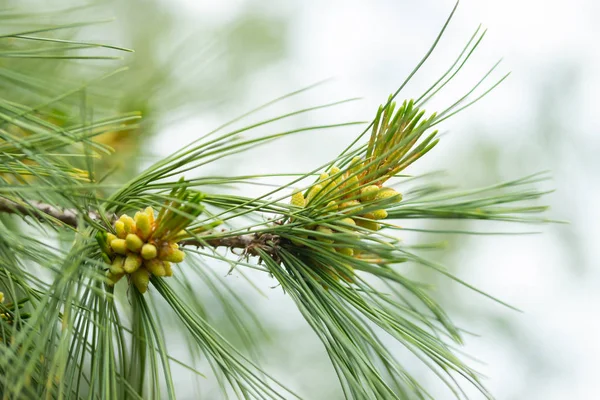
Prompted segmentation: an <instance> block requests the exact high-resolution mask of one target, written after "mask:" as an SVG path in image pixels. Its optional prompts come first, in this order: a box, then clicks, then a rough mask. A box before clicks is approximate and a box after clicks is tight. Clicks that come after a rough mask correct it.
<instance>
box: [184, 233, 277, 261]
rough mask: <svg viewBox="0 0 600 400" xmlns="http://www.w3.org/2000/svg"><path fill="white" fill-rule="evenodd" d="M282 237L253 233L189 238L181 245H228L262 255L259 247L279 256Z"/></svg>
mask: <svg viewBox="0 0 600 400" xmlns="http://www.w3.org/2000/svg"><path fill="white" fill-rule="evenodd" d="M279 241H280V237H279V236H277V235H272V234H269V233H263V234H258V233H253V234H247V235H240V236H229V237H224V238H214V239H207V240H203V241H200V240H196V239H187V240H182V241H181V242H179V245H181V246H196V247H205V246H206V245H208V246H210V247H215V248H216V247H227V248H230V249H242V250H244V253H245V254H247V255H251V256H257V257H260V252H259V251H258V250H259V249H260V250H262V251H264V252H265V253H267V254H270V255H271V256H273V257H277V247H278V245H279Z"/></svg>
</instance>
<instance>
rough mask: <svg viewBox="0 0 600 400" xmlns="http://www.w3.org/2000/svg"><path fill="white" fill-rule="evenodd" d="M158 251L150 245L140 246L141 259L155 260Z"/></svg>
mask: <svg viewBox="0 0 600 400" xmlns="http://www.w3.org/2000/svg"><path fill="white" fill-rule="evenodd" d="M157 252H158V250H157V249H156V246H155V245H153V244H152V243H146V244H144V245H143V246H142V251H141V253H140V254H141V255H142V258H143V259H144V260H151V259H153V258H156V254H157Z"/></svg>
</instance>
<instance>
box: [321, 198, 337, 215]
mask: <svg viewBox="0 0 600 400" xmlns="http://www.w3.org/2000/svg"><path fill="white" fill-rule="evenodd" d="M337 209H338V205H337V203H336V202H335V201H334V200H331V201H330V202H329V203H327V205H326V206H325V208H324V211H325V212H334V211H336V210H337Z"/></svg>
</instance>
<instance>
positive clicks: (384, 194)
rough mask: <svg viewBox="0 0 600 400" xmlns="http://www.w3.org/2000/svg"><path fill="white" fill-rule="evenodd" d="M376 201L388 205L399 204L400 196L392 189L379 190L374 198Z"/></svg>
mask: <svg viewBox="0 0 600 400" xmlns="http://www.w3.org/2000/svg"><path fill="white" fill-rule="evenodd" d="M375 200H376V201H383V200H386V202H390V203H399V202H400V201H401V200H402V195H401V194H400V193H398V192H396V191H395V190H394V189H392V188H381V189H380V190H379V193H377V196H375Z"/></svg>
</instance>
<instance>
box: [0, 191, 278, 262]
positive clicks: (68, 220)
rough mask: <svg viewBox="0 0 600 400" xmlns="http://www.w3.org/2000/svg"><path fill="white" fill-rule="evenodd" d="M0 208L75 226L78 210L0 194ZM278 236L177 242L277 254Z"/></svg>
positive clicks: (97, 217) (94, 215)
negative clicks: (14, 198) (23, 202)
mask: <svg viewBox="0 0 600 400" xmlns="http://www.w3.org/2000/svg"><path fill="white" fill-rule="evenodd" d="M0 212H4V213H8V214H19V215H25V216H31V217H33V218H36V219H38V220H40V221H45V220H47V218H48V217H51V218H54V219H56V220H58V221H61V222H62V223H63V224H65V225H68V226H71V227H73V228H77V225H78V222H79V214H78V212H77V210H75V209H68V208H67V209H60V208H58V207H55V206H53V205H50V204H47V203H42V202H39V201H31V202H29V204H27V205H25V204H19V203H16V202H14V201H12V200H8V199H3V198H0ZM88 216H89V218H90V219H92V220H93V221H99V220H101V218H100V215H99V214H98V213H96V212H94V211H90V212H88ZM109 219H110V220H111V221H112V220H115V219H116V216H115V215H111V216H110V218H109ZM279 240H280V238H279V236H277V235H272V234H265V233H263V234H257V233H255V234H247V235H240V236H229V237H223V238H213V239H206V240H202V241H200V240H196V239H188V240H183V241H181V242H179V244H180V245H181V246H196V247H205V246H207V245H208V246H210V247H215V248H217V247H227V248H230V249H242V250H243V251H244V254H245V255H251V256H260V253H259V249H260V250H262V251H264V252H266V253H267V254H270V255H272V256H276V251H277V250H276V249H277V245H278V244H279Z"/></svg>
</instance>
